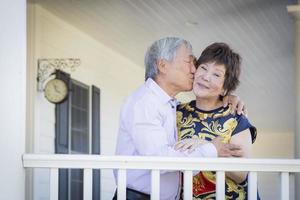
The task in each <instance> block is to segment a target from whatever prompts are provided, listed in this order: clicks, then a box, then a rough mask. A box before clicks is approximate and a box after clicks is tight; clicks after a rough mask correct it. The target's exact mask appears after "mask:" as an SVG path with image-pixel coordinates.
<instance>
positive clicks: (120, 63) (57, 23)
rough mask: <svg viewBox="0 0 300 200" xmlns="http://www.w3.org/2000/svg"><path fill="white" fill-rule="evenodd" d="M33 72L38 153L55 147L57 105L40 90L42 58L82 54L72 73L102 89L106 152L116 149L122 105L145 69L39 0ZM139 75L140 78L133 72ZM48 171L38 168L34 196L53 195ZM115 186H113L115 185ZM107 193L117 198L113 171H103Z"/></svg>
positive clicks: (34, 139) (34, 21)
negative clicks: (96, 39)
mask: <svg viewBox="0 0 300 200" xmlns="http://www.w3.org/2000/svg"><path fill="white" fill-rule="evenodd" d="M29 12H31V14H30V16H31V17H29V19H28V20H29V23H28V24H29V25H30V27H29V28H30V35H32V37H29V40H30V42H29V44H30V45H31V46H32V48H30V50H31V52H29V53H30V60H31V63H30V73H32V76H31V77H32V78H33V80H32V81H31V85H30V87H31V93H32V96H35V98H33V99H32V100H33V101H34V105H35V107H34V110H33V111H32V112H33V114H32V115H33V119H34V123H33V125H32V126H33V128H32V130H33V133H34V134H33V136H32V142H31V146H32V149H33V151H34V152H35V153H54V120H55V119H54V105H53V104H51V103H49V102H48V101H47V100H46V99H45V98H44V96H43V95H44V94H43V93H41V92H37V91H36V89H35V88H36V81H35V78H34V77H36V68H37V59H38V58H80V59H81V65H80V66H79V67H78V68H77V69H76V71H75V72H71V77H72V78H74V79H76V80H78V81H81V82H83V83H85V84H87V85H92V84H93V85H96V86H97V87H99V88H100V89H101V152H102V154H106V155H113V154H114V151H115V150H114V149H115V141H116V133H117V128H118V118H119V110H120V107H121V105H122V102H123V100H124V97H125V96H127V95H128V94H129V93H130V92H131V91H133V90H134V89H136V88H137V87H138V86H139V85H140V84H141V83H143V77H144V70H143V68H142V67H140V66H136V65H135V64H133V63H132V62H131V61H129V60H128V59H127V58H125V57H123V56H122V55H119V54H117V53H115V52H113V51H111V50H110V49H109V48H108V47H106V46H103V45H102V44H100V43H98V42H97V41H95V40H94V39H93V38H91V37H89V36H88V35H86V34H85V33H83V32H81V31H80V30H78V29H76V28H74V27H72V26H71V25H69V24H67V23H65V22H64V21H63V20H61V19H59V18H57V17H55V16H54V15H52V14H51V13H49V12H48V11H47V10H44V9H43V8H41V7H39V6H32V5H30V10H29ZM133 77H134V78H133ZM47 176H48V171H47V170H36V171H35V172H34V180H35V188H34V193H33V195H34V198H35V199H42V198H46V199H47V196H48V192H49V191H48V189H47V187H48V185H47V183H48V177H47ZM109 186H110V187H109ZM102 188H103V191H104V192H102V195H103V196H102V199H108V198H111V194H112V192H113V190H114V188H115V186H114V179H113V177H112V173H111V171H104V172H102Z"/></svg>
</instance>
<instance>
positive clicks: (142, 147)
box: [130, 104, 217, 157]
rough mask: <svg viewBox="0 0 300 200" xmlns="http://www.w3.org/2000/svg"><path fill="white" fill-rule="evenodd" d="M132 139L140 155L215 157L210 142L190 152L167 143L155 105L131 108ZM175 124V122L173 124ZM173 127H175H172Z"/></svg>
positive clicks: (213, 148) (215, 151) (214, 150)
mask: <svg viewBox="0 0 300 200" xmlns="http://www.w3.org/2000/svg"><path fill="white" fill-rule="evenodd" d="M132 114H133V118H132V130H131V131H130V132H131V134H132V140H133V143H134V145H135V147H136V148H137V151H138V152H139V154H140V155H145V156H167V157H217V150H216V148H215V146H214V145H213V144H211V143H207V144H203V145H201V146H200V147H198V148H197V149H196V150H195V151H193V152H192V153H187V152H180V151H176V150H175V149H174V146H173V144H169V143H168V135H169V134H173V133H167V131H166V130H165V128H164V127H163V121H164V120H163V117H162V116H161V115H160V113H159V111H158V109H157V108H155V106H153V105H152V106H151V107H147V106H144V105H143V106H141V105H139V104H137V105H136V106H135V107H134V108H133V113H132ZM174 126H175V124H174ZM174 128H175V127H174Z"/></svg>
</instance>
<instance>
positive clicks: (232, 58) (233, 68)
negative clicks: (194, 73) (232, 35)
mask: <svg viewBox="0 0 300 200" xmlns="http://www.w3.org/2000/svg"><path fill="white" fill-rule="evenodd" d="M212 62H215V63H216V64H218V65H224V66H225V69H226V72H225V79H224V85H223V88H224V90H225V91H226V94H225V95H227V94H230V92H232V91H234V90H235V89H236V88H237V86H238V84H239V83H240V81H239V76H240V72H241V57H240V55H239V54H237V53H235V52H234V51H233V50H232V49H231V48H230V47H229V46H228V45H227V44H225V43H218V42H216V43H213V44H211V45H209V46H208V47H206V48H205V49H204V51H203V52H202V53H201V56H200V57H199V58H198V60H197V61H196V63H195V66H196V67H199V65H201V64H203V63H212Z"/></svg>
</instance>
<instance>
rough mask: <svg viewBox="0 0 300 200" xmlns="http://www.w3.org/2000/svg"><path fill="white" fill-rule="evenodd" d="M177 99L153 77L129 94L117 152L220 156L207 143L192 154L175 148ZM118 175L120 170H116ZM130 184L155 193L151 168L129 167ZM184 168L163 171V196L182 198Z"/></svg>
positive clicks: (173, 155) (164, 197)
mask: <svg viewBox="0 0 300 200" xmlns="http://www.w3.org/2000/svg"><path fill="white" fill-rule="evenodd" d="M176 105H177V101H176V99H174V98H171V97H170V96H169V95H168V94H167V93H166V92H165V91H164V90H163V89H162V88H160V87H159V85H158V84H157V83H156V82H155V81H154V80H152V79H151V78H149V79H148V80H147V81H146V82H145V84H144V85H142V86H141V87H140V88H139V89H137V90H136V91H135V92H134V93H133V94H132V95H131V96H129V97H128V98H127V100H126V102H125V104H124V105H123V108H122V110H121V114H120V125H119V133H118V141H117V148H116V154H117V155H127V156H167V157H217V151H216V148H215V147H214V145H213V144H211V143H207V144H203V145H202V146H200V147H198V148H197V149H196V150H195V151H193V152H192V153H190V154H188V153H186V152H180V151H175V150H174V144H175V143H176V142H177V129H176ZM114 174H115V177H116V174H117V171H116V170H115V171H114ZM127 187H128V188H131V189H134V190H138V191H140V192H143V193H147V194H150V193H151V171H149V170H127ZM179 188H180V172H178V171H161V175H160V199H168V200H170V199H178V198H179Z"/></svg>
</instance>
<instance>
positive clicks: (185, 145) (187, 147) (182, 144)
mask: <svg viewBox="0 0 300 200" xmlns="http://www.w3.org/2000/svg"><path fill="white" fill-rule="evenodd" d="M205 143H208V141H206V140H204V139H199V138H189V139H184V140H181V141H179V142H177V143H176V144H175V146H174V149H175V150H179V151H181V152H183V151H188V153H191V152H193V151H194V150H195V149H196V148H197V147H198V146H199V145H202V144H205Z"/></svg>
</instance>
